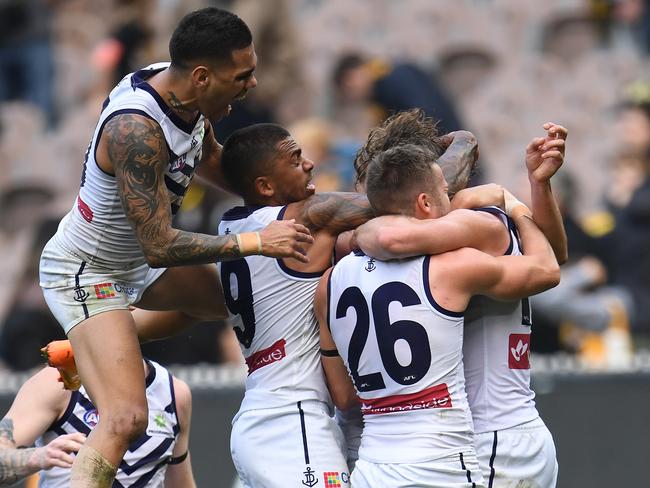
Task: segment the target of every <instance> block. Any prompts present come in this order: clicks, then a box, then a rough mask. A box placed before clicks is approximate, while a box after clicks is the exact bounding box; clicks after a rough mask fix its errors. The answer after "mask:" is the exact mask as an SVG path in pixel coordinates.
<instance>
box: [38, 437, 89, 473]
mask: <svg viewBox="0 0 650 488" xmlns="http://www.w3.org/2000/svg"><path fill="white" fill-rule="evenodd" d="M85 441H86V436H85V435H84V434H81V433H80V432H75V433H74V434H65V435H61V436H59V437H57V438H56V439H54V440H52V441H51V442H50V443H49V444H48V445H46V446H43V447H41V448H39V449H36V451H35V456H36V462H37V464H38V467H39V468H40V469H51V468H53V467H55V466H58V467H60V468H70V467H72V463H73V461H74V456H73V455H72V453H76V452H78V451H79V449H80V448H81V446H82V445H83V443H84V442H85Z"/></svg>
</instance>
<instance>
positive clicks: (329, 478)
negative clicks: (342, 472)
mask: <svg viewBox="0 0 650 488" xmlns="http://www.w3.org/2000/svg"><path fill="white" fill-rule="evenodd" d="M323 479H324V480H325V488H341V476H339V472H338V471H325V472H324V473H323Z"/></svg>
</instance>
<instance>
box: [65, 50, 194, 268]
mask: <svg viewBox="0 0 650 488" xmlns="http://www.w3.org/2000/svg"><path fill="white" fill-rule="evenodd" d="M168 66H169V63H157V64H153V65H151V66H148V67H147V68H145V69H143V70H140V71H137V72H135V73H131V74H129V75H127V76H125V77H124V78H123V79H122V81H120V83H118V85H117V86H116V87H115V88H114V89H113V90H112V91H111V93H110V94H109V96H108V98H107V99H106V100H105V102H104V106H103V109H102V113H101V115H100V117H99V122H98V123H97V127H96V128H95V132H94V135H93V138H92V140H91V142H90V145H89V146H88V149H87V151H86V156H85V160H84V165H83V170H82V174H81V185H80V189H79V195H78V196H77V199H76V202H75V204H74V206H73V208H72V210H71V211H70V212H69V213H68V214H67V215H66V216H65V217H64V218H63V220H62V221H61V224H60V225H59V229H58V231H57V234H56V236H55V239H56V240H57V242H58V243H59V244H61V245H62V246H63V247H65V248H66V249H69V250H71V251H73V252H74V253H75V254H77V255H79V256H80V257H82V258H83V259H84V260H85V261H87V262H88V263H89V264H91V265H96V266H102V267H106V268H109V269H114V270H122V269H132V268H135V267H137V266H140V265H142V264H144V263H145V259H144V255H143V253H142V250H141V249H140V246H139V244H138V241H137V239H136V237H135V233H134V232H133V228H132V227H131V224H130V223H129V221H128V219H127V218H126V214H125V213H124V209H123V208H122V203H121V201H120V197H119V195H118V192H117V183H116V179H115V177H114V176H112V175H110V174H108V173H105V172H104V171H103V170H102V169H100V167H99V166H98V165H97V160H96V151H97V143H98V141H99V139H100V136H101V134H102V132H103V130H104V127H105V126H106V123H107V122H108V121H109V120H110V119H112V118H113V117H115V116H116V115H120V114H135V115H141V116H144V117H148V118H150V119H153V120H155V121H156V122H157V123H158V124H159V125H160V127H161V129H162V131H163V133H164V136H165V142H166V145H167V151H168V152H169V165H168V166H167V168H166V170H165V175H164V179H165V185H166V187H167V192H168V194H169V197H170V200H171V211H172V214H175V213H176V212H177V211H178V209H179V208H180V206H181V203H182V201H183V197H184V195H185V192H186V190H187V187H188V186H189V184H190V181H191V179H192V177H193V175H194V171H195V170H196V168H197V166H198V163H199V161H200V160H201V153H202V151H201V149H202V146H203V136H204V133H205V128H204V117H203V115H198V116H197V117H196V119H195V120H194V121H192V122H185V121H184V120H183V119H181V118H180V117H179V116H178V115H177V114H176V113H174V112H173V111H172V110H171V108H170V107H169V106H168V105H167V104H166V103H165V101H164V100H163V99H162V97H161V96H160V95H159V94H158V93H157V92H156V91H155V90H154V89H153V88H152V87H151V85H149V83H147V79H149V78H150V77H151V76H153V75H154V74H156V73H159V72H160V71H163V70H164V69H166V68H167V67H168Z"/></svg>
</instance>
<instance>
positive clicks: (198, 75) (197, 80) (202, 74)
mask: <svg viewBox="0 0 650 488" xmlns="http://www.w3.org/2000/svg"><path fill="white" fill-rule="evenodd" d="M192 82H193V83H194V86H197V87H201V88H205V87H206V86H207V85H208V84H209V82H210V70H209V69H208V68H207V66H201V65H199V66H196V67H195V68H194V69H193V70H192Z"/></svg>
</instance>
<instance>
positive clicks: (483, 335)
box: [463, 207, 539, 433]
mask: <svg viewBox="0 0 650 488" xmlns="http://www.w3.org/2000/svg"><path fill="white" fill-rule="evenodd" d="M479 210H483V211H488V212H490V213H493V214H495V215H498V216H499V217H500V218H501V219H502V220H503V222H504V224H505V225H506V226H507V227H508V230H509V232H510V247H509V248H508V250H507V251H506V254H512V255H521V249H520V247H519V240H518V237H517V231H516V228H515V226H514V224H513V223H512V222H511V221H510V220H509V219H508V217H506V215H505V214H504V213H503V212H502V211H501V210H500V209H497V208H492V207H489V208H486V209H479ZM530 332H531V313H530V306H529V302H528V299H524V300H522V301H517V302H499V301H496V300H492V299H490V298H487V297H484V296H476V297H474V298H472V300H471V302H470V304H469V306H468V307H467V310H466V312H465V345H464V347H463V353H464V362H465V381H466V389H467V399H468V400H469V405H470V408H471V410H472V417H473V419H474V430H475V432H476V433H483V432H491V431H495V430H502V429H507V428H509V427H514V426H516V425H520V424H523V423H524V422H528V421H530V420H533V419H535V418H537V417H538V416H539V414H538V412H537V409H536V408H535V400H534V398H535V393H534V392H533V391H532V390H531V388H530V361H529V357H530Z"/></svg>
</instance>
